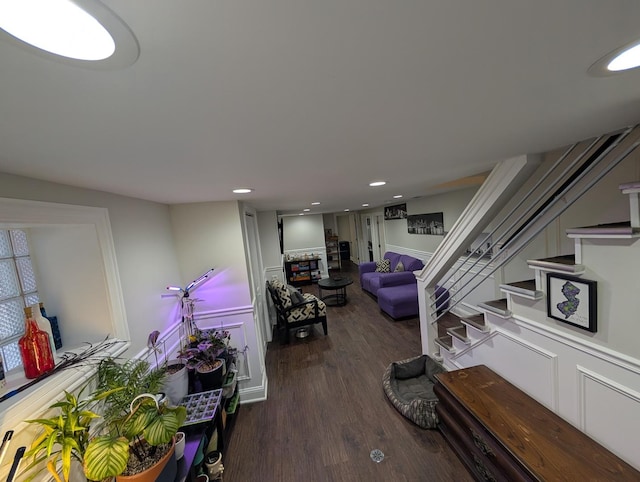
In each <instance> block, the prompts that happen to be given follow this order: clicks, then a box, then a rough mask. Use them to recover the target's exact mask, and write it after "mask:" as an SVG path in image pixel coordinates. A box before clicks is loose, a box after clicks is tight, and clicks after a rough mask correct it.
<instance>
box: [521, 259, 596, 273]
mask: <svg viewBox="0 0 640 482" xmlns="http://www.w3.org/2000/svg"><path fill="white" fill-rule="evenodd" d="M527 264H529V266H533V267H536V268H542V269H547V270H549V271H553V270H557V271H562V272H567V273H576V274H578V273H582V272H583V271H584V266H582V265H581V264H576V255H575V254H564V255H561V256H553V257H551V258H541V259H528V260H527Z"/></svg>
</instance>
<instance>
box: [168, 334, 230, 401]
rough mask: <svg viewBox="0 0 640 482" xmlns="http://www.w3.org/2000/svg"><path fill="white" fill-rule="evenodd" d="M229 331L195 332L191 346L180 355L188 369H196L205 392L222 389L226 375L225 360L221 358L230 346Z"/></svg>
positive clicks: (191, 339) (191, 338)
mask: <svg viewBox="0 0 640 482" xmlns="http://www.w3.org/2000/svg"><path fill="white" fill-rule="evenodd" d="M230 337H231V335H230V333H229V332H228V331H226V330H225V331H220V330H199V329H196V330H194V334H193V335H191V336H190V338H189V346H188V347H187V348H185V349H183V350H181V351H180V352H179V353H178V358H180V359H182V360H185V362H186V363H187V367H189V368H192V369H195V371H196V372H197V374H198V379H199V380H200V383H201V385H202V389H203V390H211V389H214V388H220V387H221V386H222V380H223V376H224V373H225V361H224V358H220V357H221V356H222V354H223V353H224V352H225V351H226V350H227V348H228V346H229V339H230Z"/></svg>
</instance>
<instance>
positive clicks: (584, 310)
mask: <svg viewBox="0 0 640 482" xmlns="http://www.w3.org/2000/svg"><path fill="white" fill-rule="evenodd" d="M597 313H598V298H597V282H596V281H592V280H587V279H583V278H579V277H577V276H571V275H566V274H562V273H547V316H548V317H549V318H553V319H554V320H558V321H561V322H563V323H567V324H569V325H573V326H575V327H578V328H580V329H583V330H586V331H589V332H591V333H596V332H597V331H598V320H597Z"/></svg>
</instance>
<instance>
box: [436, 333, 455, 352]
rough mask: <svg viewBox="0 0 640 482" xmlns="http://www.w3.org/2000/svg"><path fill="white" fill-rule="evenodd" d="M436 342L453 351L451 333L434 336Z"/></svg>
mask: <svg viewBox="0 0 640 482" xmlns="http://www.w3.org/2000/svg"><path fill="white" fill-rule="evenodd" d="M435 341H436V344H438V345H440V346H441V347H443V348H444V349H446V350H448V351H453V338H452V336H451V335H445V336H440V337H438V338H436V340H435Z"/></svg>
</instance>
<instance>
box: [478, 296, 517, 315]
mask: <svg viewBox="0 0 640 482" xmlns="http://www.w3.org/2000/svg"><path fill="white" fill-rule="evenodd" d="M478 307H480V308H484V309H485V310H487V311H490V312H491V313H494V314H496V315H498V316H501V317H509V316H511V311H510V310H509V308H507V299H506V298H500V299H499V300H489V301H482V302H480V303H478Z"/></svg>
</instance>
